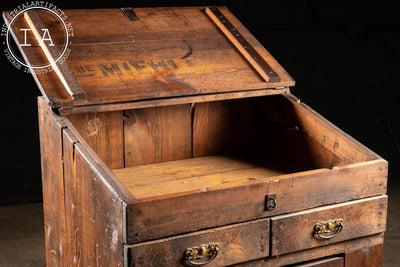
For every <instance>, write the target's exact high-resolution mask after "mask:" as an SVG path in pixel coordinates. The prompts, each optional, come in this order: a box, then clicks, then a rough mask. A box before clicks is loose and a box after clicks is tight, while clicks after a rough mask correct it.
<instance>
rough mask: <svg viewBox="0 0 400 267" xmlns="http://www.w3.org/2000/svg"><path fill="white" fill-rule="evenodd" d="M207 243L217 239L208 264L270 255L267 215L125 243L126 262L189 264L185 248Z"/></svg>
mask: <svg viewBox="0 0 400 267" xmlns="http://www.w3.org/2000/svg"><path fill="white" fill-rule="evenodd" d="M209 243H218V244H219V251H218V255H217V257H216V258H215V259H214V260H213V261H211V262H210V263H209V264H207V266H227V265H230V264H235V263H238V262H244V261H248V260H252V259H257V258H261V257H266V256H268V255H269V219H263V220H258V221H254V222H246V223H241V224H236V225H230V226H224V227H220V228H214V229H210V230H206V231H198V232H195V233H191V234H187V235H182V236H176V237H172V238H168V239H160V240H157V241H151V242H146V243H141V244H137V245H128V246H127V247H128V251H129V255H130V259H131V261H130V263H129V266H188V263H187V262H186V261H185V258H184V253H185V250H186V249H187V248H192V247H196V246H200V245H203V244H204V245H207V244H209Z"/></svg>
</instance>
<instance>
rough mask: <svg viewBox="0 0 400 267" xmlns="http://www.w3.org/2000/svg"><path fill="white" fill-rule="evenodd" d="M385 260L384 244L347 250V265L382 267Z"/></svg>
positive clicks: (346, 266)
mask: <svg viewBox="0 0 400 267" xmlns="http://www.w3.org/2000/svg"><path fill="white" fill-rule="evenodd" d="M382 261H383V244H379V245H375V246H371V247H365V248H362V249H359V250H356V251H352V252H346V254H345V267H380V266H382Z"/></svg>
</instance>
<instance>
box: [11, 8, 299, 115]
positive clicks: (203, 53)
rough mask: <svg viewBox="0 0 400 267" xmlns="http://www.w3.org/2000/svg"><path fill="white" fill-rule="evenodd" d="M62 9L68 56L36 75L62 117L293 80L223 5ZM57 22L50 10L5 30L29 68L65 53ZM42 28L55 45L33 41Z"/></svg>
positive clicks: (27, 16)
mask: <svg viewBox="0 0 400 267" xmlns="http://www.w3.org/2000/svg"><path fill="white" fill-rule="evenodd" d="M64 12H65V14H66V15H67V17H68V22H70V23H71V24H70V25H66V26H67V28H68V27H69V29H68V30H71V27H70V26H72V29H73V37H70V38H69V39H68V40H67V41H68V48H67V49H66V51H67V52H68V53H67V54H68V55H67V57H65V58H66V60H65V62H63V63H62V61H63V60H60V61H57V63H56V64H53V66H54V65H55V66H54V70H55V71H52V72H49V73H46V74H36V75H35V74H34V76H36V77H35V79H36V81H37V82H38V85H39V87H40V88H41V91H42V93H43V94H44V95H45V96H46V97H47V98H48V99H49V101H50V103H51V105H52V106H53V107H54V108H59V109H60V110H63V111H64V112H63V114H65V113H68V112H65V111H66V110H68V109H71V108H77V107H88V108H89V109H87V111H90V107H92V108H93V107H94V105H104V104H111V103H114V104H115V103H126V102H131V101H144V100H146V101H147V100H155V99H156V100H157V101H162V100H164V99H165V100H167V99H169V100H170V99H171V98H172V97H188V96H202V95H210V94H213V95H214V94H215V95H217V94H224V93H229V92H258V94H260V92H259V91H260V89H266V88H278V87H288V86H293V85H294V81H293V79H292V78H291V77H290V76H289V75H288V74H287V73H286V71H285V70H284V69H283V68H282V67H281V66H280V65H279V63H278V62H277V61H276V60H275V59H274V58H273V57H272V56H271V55H270V54H269V53H268V52H267V51H266V50H265V49H264V48H263V47H262V46H261V45H260V43H259V42H257V40H256V39H255V38H254V37H253V36H252V35H251V34H250V33H249V32H248V31H247V30H246V29H245V28H244V26H243V25H242V24H241V23H240V22H239V21H238V20H237V19H236V18H235V17H234V16H233V15H232V14H231V13H230V12H229V11H228V10H227V9H226V8H225V7H218V8H216V7H211V8H203V7H179V8H134V9H132V8H122V9H95V10H66V11H64ZM5 15H7V14H5ZM5 17H6V16H5ZM8 23H10V21H8ZM62 26H63V25H62V23H59V21H57V19H55V18H54V16H51V14H50V13H49V12H44V11H35V10H31V11H28V12H25V14H24V16H23V19H19V20H18V22H15V23H13V25H12V27H11V29H12V33H13V36H14V39H15V40H16V42H17V43H18V44H19V46H20V48H21V51H22V53H23V54H24V57H25V58H26V59H27V60H28V61H29V64H30V65H31V66H35V65H38V64H40V63H43V62H49V63H52V62H54V61H55V60H56V58H57V56H58V55H59V54H61V53H60V51H64V49H65V45H64V43H65V41H66V37H65V36H64V35H65V34H63V31H62ZM24 27H25V28H29V29H30V31H29V32H28V35H29V34H30V33H33V34H34V35H35V37H36V40H34V41H32V45H31V46H21V44H24V43H26V36H27V35H26V34H27V31H26V30H25V31H21V30H20V29H21V28H24ZM43 29H49V33H52V34H53V36H52V39H53V40H54V42H55V44H56V45H55V46H51V43H50V42H49V41H48V40H47V42H43V44H44V45H43V44H42V46H39V41H38V40H41V38H43V39H44V37H41V35H40V34H41V32H40V30H42V31H43ZM57 29H58V33H57ZM60 29H61V31H60ZM43 33H44V31H43ZM24 34H25V35H24ZM24 38H25V39H24ZM28 38H29V37H28ZM32 38H33V37H32ZM32 38H31V39H32ZM64 56H65V54H64ZM238 97H240V96H238ZM242 97H243V96H242ZM231 98H233V97H232V96H231ZM92 110H93V109H92Z"/></svg>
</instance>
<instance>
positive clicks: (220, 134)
mask: <svg viewBox="0 0 400 267" xmlns="http://www.w3.org/2000/svg"><path fill="white" fill-rule="evenodd" d="M252 113H253V109H252V106H251V100H249V99H240V100H233V101H216V102H205V103H198V104H196V106H195V108H194V116H193V157H201V156H206V155H213V154H221V153H230V152H241V151H244V150H247V149H249V146H250V144H251V139H252V136H253V129H254V127H253V116H252Z"/></svg>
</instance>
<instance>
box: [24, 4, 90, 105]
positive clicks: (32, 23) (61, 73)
mask: <svg viewBox="0 0 400 267" xmlns="http://www.w3.org/2000/svg"><path fill="white" fill-rule="evenodd" d="M24 18H25V20H26V22H27V23H28V25H29V28H30V29H31V30H32V32H33V34H34V36H35V38H36V40H41V39H42V35H43V33H42V32H41V30H42V29H46V26H45V25H44V24H43V21H42V20H41V19H40V17H39V15H38V12H35V11H27V12H25V13H24ZM66 34H67V33H66ZM51 41H52V40H51ZM66 45H67V44H66ZM40 47H41V48H42V50H43V53H44V54H45V56H46V58H47V59H48V62H49V64H48V65H50V64H51V67H52V68H53V70H54V71H55V73H57V75H58V78H59V79H60V81H61V83H62V84H63V85H64V88H65V90H67V92H68V93H69V94H70V95H71V96H72V98H74V99H84V98H86V94H85V92H84V91H83V90H82V88H81V86H80V85H79V82H78V81H77V79H76V78H75V76H74V74H73V73H72V71H71V68H70V67H69V66H68V64H61V63H60V62H58V57H62V54H61V51H60V50H59V49H58V48H57V46H55V45H47V43H46V42H42V45H40Z"/></svg>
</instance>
